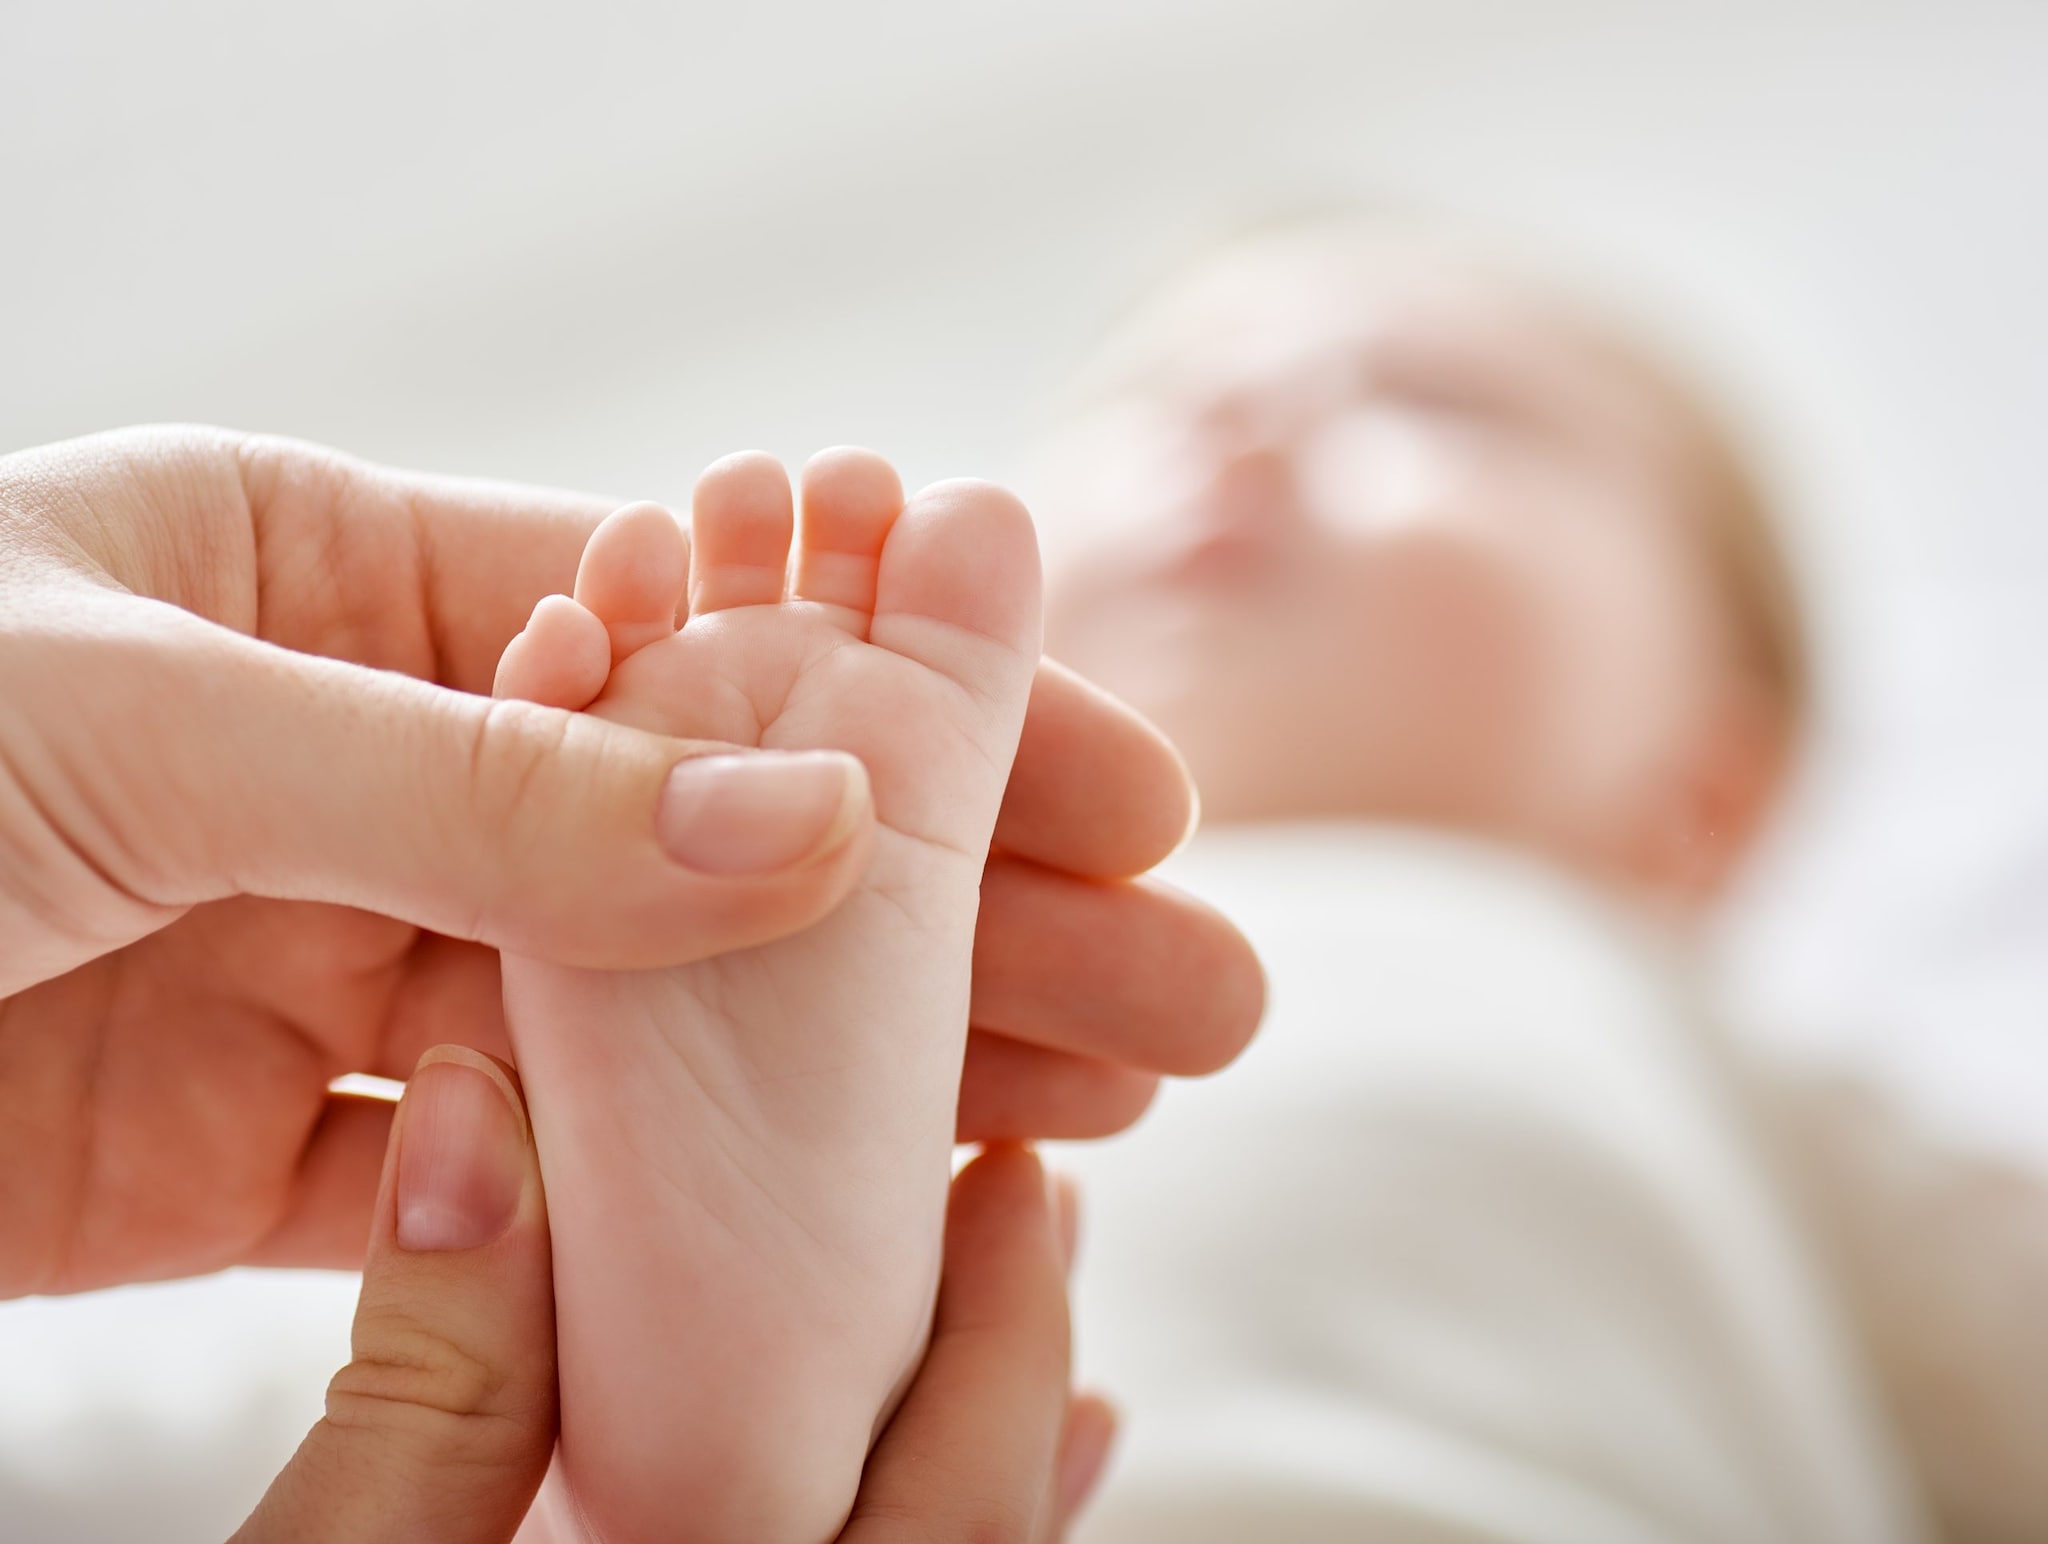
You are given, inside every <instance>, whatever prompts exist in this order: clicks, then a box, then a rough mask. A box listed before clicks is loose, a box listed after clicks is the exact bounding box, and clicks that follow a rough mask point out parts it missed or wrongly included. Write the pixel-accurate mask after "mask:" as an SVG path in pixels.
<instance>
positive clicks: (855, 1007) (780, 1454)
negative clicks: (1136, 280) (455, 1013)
mask: <svg viewBox="0 0 2048 1544" xmlns="http://www.w3.org/2000/svg"><path fill="white" fill-rule="evenodd" d="M685 608H686V609H687V618H686V620H685V621H684V622H683V624H682V625H681V626H680V628H679V627H678V626H677V623H676V618H677V616H678V614H679V611H682V610H683V609H685ZM1039 611H1040V600H1039V578H1038V555H1037V545H1036V541H1035V537H1034V534H1033V531H1032V527H1031V521H1030V517H1029V516H1028V515H1027V514H1026V513H1025V511H1024V509H1023V506H1022V505H1020V504H1019V503H1018V502H1017V501H1016V500H1015V499H1014V498H1012V497H1011V496H1010V495H1008V494H1006V493H1004V492H1002V491H1001V490H1000V489H997V488H994V487H991V486H989V485H987V484H981V483H969V482H960V483H949V484H940V485H937V486H934V487H932V488H928V489H926V490H924V491H923V492H922V493H919V494H918V495H916V496H915V497H914V498H912V499H910V500H908V501H907V502H906V500H905V498H904V495H903V490H902V487H901V485H900V484H899V483H898V481H897V478H896V474H895V473H894V471H893V470H892V469H891V468H890V467H889V465H888V463H887V462H885V461H883V460H881V459H880V458H879V457H877V456H874V455H872V454H870V453H867V452H863V451H855V450H842V451H835V452H828V453H826V454H824V455H821V456H819V457H818V458H816V459H814V460H813V461H812V462H811V463H810V465H809V466H808V467H806V468H805V471H804V476H803V489H802V499H801V506H800V517H799V510H798V507H797V505H796V504H795V502H794V501H793V499H792V495H791V489H790V484H789V480H788V478H787V476H786V475H785V474H784V472H783V470H782V468H781V467H780V466H778V465H776V464H775V463H774V462H773V461H772V460H770V459H768V458H767V457H765V456H759V455H742V456H736V457H732V458H729V459H727V460H726V461H723V462H720V463H718V464H717V465H715V466H714V467H712V468H711V469H710V470H709V471H708V472H706V473H705V474H704V476H703V478H702V479H701V480H700V481H699V483H698V486H697V491H696V494H695V496H694V498H693V500H692V508H691V521H690V539H689V541H688V542H687V543H685V541H684V539H683V533H682V528H681V527H680V526H679V525H678V524H677V522H676V521H675V520H674V519H673V518H671V517H670V516H669V514H668V513H667V512H666V511H664V510H662V509H660V508H658V507H655V506H652V505H641V506H636V507H632V508H628V509H625V510H621V511H619V512H618V513H617V514H615V515H613V516H612V517H611V518H610V519H608V520H607V521H606V522H605V523H604V524H603V525H602V526H600V527H599V528H598V530H597V533H596V534H595V535H594V536H593V537H592V538H591V542H590V546H589V547H588V548H587V549H586V551H585V553H584V556H583V563H582V567H581V568H580V570H579V571H578V574H577V581H576V595H575V598H574V599H571V600H564V599H561V598H559V597H557V598H554V599H552V600H550V601H548V602H546V603H544V604H543V606H542V608H541V609H540V610H539V611H538V612H537V613H536V615H535V618H534V620H533V622H532V623H530V624H529V626H528V628H527V630H526V631H525V633H524V634H523V635H522V636H521V637H520V638H519V639H517V640H515V642H514V643H513V645H512V647H511V648H510V649H508V651H507V654H506V659H505V662H504V664H503V666H502V667H501V669H500V671H499V673H498V683H497V685H498V691H499V693H500V695H502V696H510V697H521V698H526V699H528V700H534V699H536V698H540V697H545V698H546V700H547V701H548V702H549V704H550V705H552V706H555V707H560V708H570V709H585V710H587V711H589V712H590V713H591V714H593V715H595V716H597V717H599V718H603V719H607V720H610V721H613V722H619V723H627V724H632V725H635V726H637V727H639V728H642V729H646V730H649V731H652V732H655V733H660V734H668V735H676V736H681V737H684V738H688V739H693V740H702V741H712V742H717V743H721V744H727V745H738V746H745V747H750V748H751V747H757V746H758V747H762V748H772V749H774V750H777V751H780V752H783V753H785V754H788V755H789V756H790V758H791V764H792V772H791V775H792V776H805V777H821V778H832V779H833V780H834V781H835V782H836V781H838V779H839V777H840V768H841V766H842V765H845V766H850V767H851V768H852V769H853V770H854V771H855V773H856V774H858V773H859V771H860V769H862V768H865V785H866V787H867V788H869V789H871V790H872V800H873V805H874V810H875V816H876V820H875V827H874V832H873V837H872V843H873V846H872V852H871V854H870V855H869V856H868V857H867V859H866V862H865V865H864V867H863V871H862V873H861V875H860V878H859V879H858V881H857V882H856V883H855V885H854V888H853V891H852V893H851V894H850V895H848V896H847V898H846V899H845V900H844V901H842V902H841V903H840V904H839V906H838V907H837V908H836V909H835V910H834V911H833V912H832V913H831V914H830V915H829V916H827V917H825V918H824V919H822V920H821V921H819V922H818V923H816V924H814V925H813V926H811V927H810V928H808V929H806V930H805V931H803V932H802V933H800V934H797V935H795V936H793V937H791V938H789V939H786V940H783V941H781V942H778V943H774V944H770V945H765V946H763V947H760V948H758V949H753V950H748V951H745V952H743V953H737V954H727V955H721V956H718V957H715V958H712V959H709V960H705V961H702V962H699V963H696V964H692V965H686V966H681V967H677V968H674V969H671V970H665V971H639V972H628V973H620V972H601V971H587V970H586V971H577V970H565V969H563V968H562V967H560V966H557V965H551V964H548V963H545V962H535V961H528V960H525V959H520V958H515V957H511V956H508V958H507V960H506V964H505V1008H506V1018H507V1021H508V1023H509V1026H510V1029H511V1032H512V1044H513V1047H514V1050H515V1052H516V1053H517V1057H518V1062H519V1065H520V1067H521V1068H522V1070H523V1071H524V1072H525V1074H526V1077H527V1079H528V1084H529V1088H530V1091H531V1092H530V1096H529V1097H530V1098H531V1100H532V1104H533V1112H534V1124H535V1131H536V1136H537V1143H538V1147H539V1151H540V1155H541V1162H542V1167H543V1171H544V1172H545V1174H546V1176H547V1185H548V1194H549V1196H550V1197H551V1198H552V1201H553V1204H554V1207H555V1212H556V1219H557V1220H556V1225H555V1232H556V1241H557V1250H558V1253H557V1258H556V1265H555V1291H556V1302H557V1314H558V1321H559V1324H560V1330H559V1335H560V1343H561V1353H562V1464H561V1472H562V1475H563V1477H564V1479H565V1480H566V1482H567V1484H568V1485H569V1487H570V1489H571V1491H572V1492H573V1493H574V1495H575V1498H576V1500H577V1503H578V1506H579V1508H580V1510H581V1512H582V1513H583V1515H584V1516H585V1517H587V1518H588V1519H589V1522H590V1526H591V1528H592V1530H593V1531H594V1532H595V1534H596V1535H597V1536H599V1537H602V1538H604V1539H606V1540H611V1541H617V1544H633V1541H636V1540H650V1541H652V1540H658V1539H661V1538H663V1537H666V1536H667V1535H668V1534H669V1533H670V1532H671V1531H672V1530H673V1527H674V1520H675V1519H676V1518H677V1517H678V1516H687V1517H689V1518H690V1519H691V1531H692V1536H693V1537H694V1538H697V1539H700V1540H703V1541H704V1544H719V1541H724V1540H731V1541H734V1544H779V1541H788V1544H806V1541H810V1540H816V1539H821V1538H826V1537H829V1536H831V1534H832V1533H833V1532H834V1531H835V1530H836V1529H837V1528H838V1526H839V1524H840V1522H841V1521H842V1520H843V1519H844V1518H845V1516H846V1513H847V1509H848V1508H849V1506H850V1505H851V1504H852V1501H853V1497H854V1492H855V1489H856V1487H857V1485H858V1483H859V1479H860V1473H861V1468H862V1465H863V1463H864V1461H865V1458H866V1454H867V1449H868V1446H869V1444H870V1442H871V1441H872V1439H873V1437H874V1435H875V1433H876V1431H877V1430H878V1429H879V1427H880V1424H881V1423H882V1421H883V1420H884V1419H885V1418H886V1416H887V1415H888V1413H889V1409H890V1408H891V1403H892V1400H893V1397H894V1395H895V1394H896V1392H897V1391H899V1390H900V1389H901V1388H902V1387H903V1385H904V1384H905V1382H906V1381H907V1379H908V1378H909V1376H910V1374H911V1372H912V1371H913V1370H914V1369H915V1367H916V1365H917V1361H918V1357H919V1355H920V1354H921V1351H922V1348H923V1344H924V1338H925V1334H926V1329H927V1325H928V1323H929V1317H930V1309H931V1303H932V1295H933V1291H934V1289H935V1286H936V1283H937V1279H938V1260H939V1241H940V1221H941V1217H942V1214H943V1208H944V1195H945V1185H946V1179H947V1174H948V1163H949V1154H950V1152H951V1148H952V1138H953V1124H954V1119H953V1116H954V1105H955V1103H956V1100H957V1092H956V1091H957V1089H958V1087H959V1076H960V1059H961V1053H962V1050H963V1048H964V1045H965V1035H966V1029H967V1022H968V1011H967V1010H968V974H969V966H970V961H971V957H972V948H973V919H974V908H975V894H976V890H977V887H978V885H979V882H980V873H981V867H982V862H983V859H984V857H985V855H986V853H987V851H988V846H989V841H990V838H991V836H992V834H993V832H994V828H995V822H996V812H997V807H998V805H999V803H1000V801H1001V797H1002V791H1003V786H1004V784H1005V782H1006V781H1007V780H1008V775H1009V767H1010V762H1011V759H1012V757H1013V755H1014V753H1015V747H1016V742H1017V736H1018V734H1019V732H1020V730H1021V728H1022V725H1023V717H1024V710H1025V704H1026V701H1027V699H1028V696H1029V691H1030V684H1031V677H1032V673H1033V669H1034V667H1035V665H1036V662H1037V660H1038V657H1039ZM679 1294H680V1295H681V1296H683V1297H684V1298H686V1299H687V1300H688V1301H689V1302H691V1303H692V1304H693V1311H692V1312H690V1313H688V1314H681V1315H679V1314H677V1313H676V1312H675V1311H674V1306H673V1305H674V1302H675V1299H676V1297H677V1296H678V1295H679Z"/></svg>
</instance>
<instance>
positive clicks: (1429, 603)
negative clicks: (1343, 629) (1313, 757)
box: [1355, 526, 1556, 757]
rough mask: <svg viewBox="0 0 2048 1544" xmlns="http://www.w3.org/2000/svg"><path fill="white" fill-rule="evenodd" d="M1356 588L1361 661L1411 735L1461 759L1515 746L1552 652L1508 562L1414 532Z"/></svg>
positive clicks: (1535, 707) (1426, 531) (1386, 551)
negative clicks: (1371, 667)
mask: <svg viewBox="0 0 2048 1544" xmlns="http://www.w3.org/2000/svg"><path fill="white" fill-rule="evenodd" d="M1360 588H1361V590H1362V591H1363V592H1364V593H1361V594H1360V596H1359V604H1358V605H1357V608H1356V611H1355V616H1356V620H1357V625H1358V627H1359V628H1360V629H1361V630H1362V631H1363V632H1364V634H1365V638H1364V640H1363V646H1362V648H1361V653H1362V654H1363V655H1365V656H1366V657H1368V658H1371V659H1373V660H1376V661H1377V662H1379V665H1380V668H1381V670H1382V671H1383V672H1384V673H1385V675H1386V677H1387V679H1386V682H1385V689H1386V690H1388V691H1389V692H1390V693H1392V694H1394V695H1395V696H1396V697H1397V699H1398V700H1399V701H1400V702H1401V704H1402V706H1403V718H1404V719H1405V721H1406V722H1407V723H1408V725H1409V727H1410V730H1411V732H1415V733H1420V734H1424V735H1427V736H1429V737H1431V738H1442V739H1443V740H1445V741H1446V742H1451V743H1447V744H1446V745H1445V747H1444V748H1445V750H1446V752H1447V753H1451V752H1455V753H1456V754H1459V755H1465V756H1486V757H1496V756H1501V755H1506V754H1509V753H1510V752H1511V751H1512V750H1513V749H1514V747H1516V746H1517V745H1518V744H1520V742H1521V741H1522V739H1523V737H1524V736H1525V735H1526V734H1527V733H1528V732H1529V730H1530V728H1531V726H1532V725H1533V724H1534V723H1535V722H1536V721H1537V719H1538V718H1539V717H1540V711H1541V708H1542V706H1543V698H1544V697H1545V695H1546V690H1545V687H1546V678H1547V673H1548V672H1547V668H1546V667H1547V664H1548V662H1549V661H1550V660H1551V659H1552V658H1553V657H1554V655H1555V653H1556V650H1555V647H1554V641H1553V640H1552V639H1551V638H1549V637H1548V636H1547V628H1546V611H1545V608H1544V607H1543V606H1542V605H1541V604H1540V596H1539V595H1538V594H1537V593H1536V590H1535V587H1534V586H1533V585H1532V584H1531V583H1530V582H1529V576H1527V575H1526V574H1524V573H1522V572H1521V571H1520V570H1519V569H1518V567H1517V565H1516V564H1515V563H1514V562H1513V561H1512V559H1511V557H1510V556H1509V555H1507V554H1504V553H1501V552H1498V551H1496V550H1493V549H1491V548H1490V547H1489V546H1488V545H1487V544H1485V543H1484V542H1482V541H1477V540H1472V539H1468V538H1466V537H1465V536H1464V535H1463V534H1462V533H1460V532H1458V531H1457V530H1455V529H1454V528H1450V527H1447V526H1438V527H1429V528H1424V527H1420V526H1418V527H1415V528H1413V529H1412V530H1411V531H1409V532H1407V533H1405V534H1403V535H1402V536H1401V537H1399V538H1398V539H1395V540H1390V541H1388V542H1386V543H1385V544H1384V546H1383V550H1382V552H1381V553H1380V554H1379V555H1378V558H1377V561H1375V562H1374V563H1373V564H1372V565H1371V568H1370V573H1369V582H1368V583H1367V584H1366V585H1363V586H1361V587H1360Z"/></svg>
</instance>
